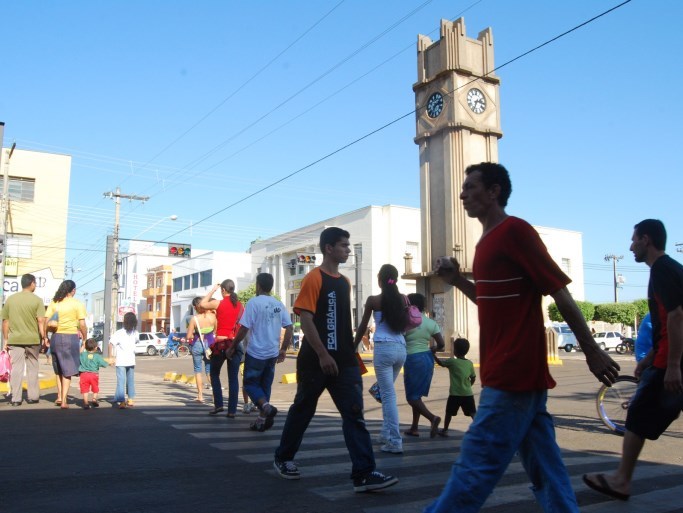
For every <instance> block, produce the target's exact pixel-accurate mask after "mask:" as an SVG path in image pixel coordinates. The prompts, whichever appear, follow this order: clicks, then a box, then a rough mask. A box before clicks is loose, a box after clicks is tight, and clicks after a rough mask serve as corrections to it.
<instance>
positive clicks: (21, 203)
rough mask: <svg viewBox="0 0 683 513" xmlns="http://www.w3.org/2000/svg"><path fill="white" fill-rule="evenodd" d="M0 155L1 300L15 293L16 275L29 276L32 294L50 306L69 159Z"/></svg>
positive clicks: (58, 276) (61, 257) (60, 263)
mask: <svg viewBox="0 0 683 513" xmlns="http://www.w3.org/2000/svg"><path fill="white" fill-rule="evenodd" d="M8 153H9V152H8V150H7V149H6V148H3V150H2V151H1V152H0V171H2V173H0V191H2V190H3V186H4V172H5V171H6V172H7V174H8V188H7V190H8V199H9V201H8V211H7V213H6V215H5V213H4V212H3V213H2V218H3V219H6V220H7V226H6V227H5V230H6V234H7V238H6V240H5V241H4V252H3V258H4V259H5V281H4V284H3V289H4V298H5V299H6V298H7V297H9V296H10V295H12V294H14V293H15V292H18V291H20V290H21V283H20V281H21V275H22V274H26V273H31V274H34V275H35V276H36V278H37V282H38V283H37V287H36V294H38V296H40V297H41V298H42V299H43V302H44V303H45V304H47V303H49V301H51V299H52V297H53V296H54V293H55V291H56V290H57V287H58V286H59V284H60V283H61V282H62V280H63V279H64V272H65V271H64V262H65V259H66V229H67V215H68V205H69V182H70V179H71V157H70V156H69V155H59V154H54V153H44V152H39V151H27V150H18V149H15V150H14V152H13V154H12V157H11V159H8Z"/></svg>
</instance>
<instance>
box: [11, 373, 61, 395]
mask: <svg viewBox="0 0 683 513" xmlns="http://www.w3.org/2000/svg"><path fill="white" fill-rule="evenodd" d="M38 385H39V388H40V390H44V389H46V388H55V387H56V386H57V376H55V375H54V374H48V375H47V376H46V375H45V374H44V373H42V372H39V373H38ZM21 388H23V389H24V390H27V388H28V385H27V384H26V380H23V381H22V383H21ZM0 392H2V393H5V392H9V382H7V383H0Z"/></svg>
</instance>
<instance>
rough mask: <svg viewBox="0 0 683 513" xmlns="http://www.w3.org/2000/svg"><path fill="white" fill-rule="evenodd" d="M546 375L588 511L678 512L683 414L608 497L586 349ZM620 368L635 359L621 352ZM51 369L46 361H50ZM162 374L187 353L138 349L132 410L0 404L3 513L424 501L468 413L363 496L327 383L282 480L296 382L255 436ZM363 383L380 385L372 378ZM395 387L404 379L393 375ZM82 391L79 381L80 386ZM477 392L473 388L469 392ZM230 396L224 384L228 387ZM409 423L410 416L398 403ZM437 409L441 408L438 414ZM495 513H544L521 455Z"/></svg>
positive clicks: (299, 508) (436, 486) (183, 366)
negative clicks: (594, 484) (628, 493)
mask: <svg viewBox="0 0 683 513" xmlns="http://www.w3.org/2000/svg"><path fill="white" fill-rule="evenodd" d="M561 356H562V359H563V363H564V364H563V365H562V366H556V367H553V368H552V369H551V372H552V373H553V375H554V376H555V378H556V380H557V381H558V386H557V388H555V389H554V390H552V391H551V393H550V400H549V408H550V410H551V412H552V413H553V414H554V418H555V423H556V426H557V438H558V442H559V444H560V446H561V448H562V450H563V454H564V458H565V463H566V464H567V467H568V469H569V472H570V475H571V478H572V482H573V484H574V489H575V491H576V494H577V498H578V501H579V504H580V506H581V511H582V512H587V513H597V512H600V513H612V512H617V511H618V512H620V513H623V512H632V511H639V512H641V511H642V512H648V513H650V512H660V513H669V512H674V511H677V512H681V511H683V506H681V499H680V498H681V496H682V494H683V485H682V484H681V483H683V479H682V478H683V466H682V465H683V423H681V421H680V420H679V421H677V422H676V423H675V424H674V426H673V429H672V430H671V431H670V432H669V433H667V434H666V435H665V436H663V437H662V438H661V439H660V440H658V441H657V442H650V443H648V444H646V446H645V449H644V451H643V454H642V457H641V464H640V465H639V466H638V468H637V470H636V480H635V484H634V488H633V496H632V497H631V500H630V501H629V502H628V503H623V502H617V501H613V500H610V499H607V498H605V497H603V496H601V495H599V494H597V493H595V492H593V491H591V490H589V489H587V488H586V487H585V486H584V485H583V483H582V482H581V475H582V474H583V473H585V472H591V471H608V470H610V469H612V468H613V467H614V466H615V465H616V464H617V461H618V456H619V453H620V448H621V438H619V437H617V436H615V435H613V434H611V433H609V432H608V431H607V429H606V428H605V427H604V426H602V424H601V423H600V421H599V420H598V418H597V415H596V412H595V393H596V391H597V389H598V383H597V381H595V379H594V378H593V377H592V376H591V375H590V374H589V373H588V370H587V368H586V365H585V363H584V362H583V355H582V354H581V353H571V354H566V353H562V354H561ZM616 358H617V359H618V360H619V361H620V363H621V364H622V368H623V370H624V372H625V373H628V372H630V371H632V369H633V367H634V365H633V363H632V357H630V356H617V357H616ZM42 367H43V370H45V371H46V372H47V370H48V368H47V366H45V365H44V364H42ZM167 371H173V372H178V373H182V372H184V373H191V372H192V366H191V362H190V359H189V358H180V359H176V358H172V359H162V358H159V357H147V356H144V357H139V358H138V361H137V366H136V384H137V398H136V399H137V400H136V407H135V408H134V409H127V410H118V409H115V408H112V407H111V406H109V405H107V404H103V405H102V407H100V408H99V409H97V410H92V409H91V410H87V411H86V410H82V409H80V408H78V407H77V406H76V405H72V406H71V408H70V409H68V410H59V409H57V408H55V407H54V406H53V405H52V401H53V400H54V398H55V390H54V389H47V390H43V391H42V397H41V399H42V400H41V402H40V403H39V404H37V405H27V404H26V403H24V404H23V405H22V406H20V407H10V406H9V404H8V403H7V402H5V401H4V400H2V402H0V430H1V431H2V433H3V436H2V442H1V445H0V447H1V448H2V451H1V452H0V455H1V457H0V476H1V477H0V513H15V512H16V513H31V512H45V513H48V512H49V513H60V512H64V513H67V512H68V513H74V512H75V513H80V512H151V513H157V512H158V513H162V512H164V513H167V512H186V511H192V512H214V511H215V512H218V511H221V512H278V513H279V512H292V513H294V512H296V513H342V512H343V513H355V512H365V513H402V512H409V511H410V512H419V511H422V509H423V508H424V506H425V505H426V504H428V503H429V502H430V501H431V500H432V499H433V498H434V497H435V496H436V495H438V493H439V491H440V490H441V488H442V486H443V484H444V483H445V481H446V479H447V476H448V473H449V470H450V466H451V464H452V462H453V460H454V459H455V457H456V455H457V451H458V447H459V443H460V439H461V436H462V432H463V430H464V429H466V428H467V425H468V424H469V422H468V421H469V419H467V418H463V417H456V418H455V419H454V420H453V422H452V424H451V429H452V430H454V432H453V435H454V436H452V437H450V438H448V439H444V438H440V437H437V438H436V439H433V440H432V439H429V437H428V429H427V428H428V426H427V424H426V422H423V424H422V425H421V430H422V436H421V437H419V438H408V437H406V440H405V441H404V450H405V452H404V454H403V455H401V456H397V455H390V454H384V453H381V452H380V451H379V450H377V451H376V458H377V462H378V468H379V469H380V470H382V471H384V472H387V473H392V474H395V475H398V476H399V478H400V482H399V484H398V485H396V486H394V487H392V488H389V489H387V490H384V491H382V492H377V493H371V494H355V493H354V492H353V491H352V487H351V481H350V480H349V479H348V476H349V472H350V462H349V459H348V454H347V452H346V449H345V446H344V442H343V437H342V434H341V421H340V419H339V416H338V415H337V414H336V411H335V409H334V406H333V404H332V402H331V400H330V399H329V396H327V394H324V395H323V396H322V398H321V400H320V404H319V408H318V415H317V416H316V417H315V419H314V421H313V423H312V424H311V426H310V427H309V429H308V432H307V434H306V436H305V438H304V442H303V445H302V447H301V450H300V452H299V454H298V455H297V463H298V465H299V467H300V469H301V473H302V479H301V480H300V481H286V480H283V479H281V478H279V477H278V476H276V475H275V473H274V471H273V469H272V458H273V451H274V449H275V447H276V446H277V443H278V441H279V435H280V431H281V429H282V424H283V422H284V417H285V414H286V411H287V407H288V406H289V404H290V402H291V399H292V397H293V395H294V391H295V388H296V385H293V384H289V385H284V384H281V383H276V384H275V386H274V389H273V401H272V402H273V403H274V404H276V405H277V406H278V408H280V410H281V412H282V413H281V415H278V416H277V417H276V423H275V426H274V427H273V429H272V430H270V431H267V432H265V433H255V432H252V431H249V430H248V424H249V422H250V421H251V420H253V418H254V416H255V414H251V415H238V417H237V418H236V419H227V418H226V417H224V416H217V417H214V416H209V415H208V411H209V409H210V405H209V404H208V403H207V404H198V403H196V402H194V401H193V398H194V397H195V391H194V390H193V388H192V387H189V386H187V385H183V384H174V383H167V382H164V381H163V379H162V378H163V375H164V373H165V372H167ZM293 371H294V359H293V357H289V358H288V359H287V361H286V362H285V363H283V364H281V365H279V366H278V369H277V373H276V380H278V379H279V378H280V376H281V375H282V374H283V373H285V372H293ZM101 381H102V390H103V393H102V395H103V396H104V397H106V396H110V397H111V394H112V393H113V388H114V381H115V377H114V372H113V370H111V369H104V370H102V371H101ZM364 381H365V385H366V389H367V388H369V387H370V385H371V384H372V383H373V382H374V379H373V378H372V377H371V376H367V377H365V378H364ZM397 388H398V396H399V398H401V399H402V398H403V383H402V378H401V377H400V378H399V379H398V380H397ZM72 391H73V392H74V397H78V394H75V392H77V389H76V388H75V387H74V388H72ZM478 392H479V389H478V388H476V387H475V393H476V394H478ZM226 393H227V392H226ZM447 395H448V375H447V371H446V370H444V369H440V368H438V369H436V371H435V378H434V381H433V384H432V390H431V393H430V397H429V399H428V401H427V404H428V407H429V408H431V409H432V410H433V411H435V412H436V413H438V414H442V413H443V410H444V407H445V401H446V397H447ZM365 407H366V412H367V414H366V417H367V420H368V426H369V429H370V431H371V433H372V435H373V436H376V435H377V433H378V432H379V426H380V424H381V408H380V405H379V404H378V403H376V402H375V401H374V400H372V399H371V398H370V396H369V395H368V394H366V402H365ZM399 410H400V418H401V421H402V428H403V429H405V427H407V423H409V421H410V418H411V416H410V410H409V408H408V407H407V405H406V404H405V401H404V400H401V401H400V404H399ZM441 416H443V415H441ZM482 511H484V512H487V513H493V512H524V513H535V512H539V511H541V510H540V508H539V507H538V506H537V505H536V503H535V502H534V499H533V496H532V493H531V492H530V490H529V488H528V481H527V479H526V475H525V474H524V472H523V470H522V469H521V465H520V464H519V462H518V461H513V463H512V465H511V466H510V468H509V469H508V471H507V472H506V474H505V476H504V477H503V479H502V480H501V482H500V484H499V486H498V488H497V489H496V491H495V492H494V494H493V495H492V496H491V497H490V498H489V500H488V502H487V503H486V505H485V507H484V509H483V510H482Z"/></svg>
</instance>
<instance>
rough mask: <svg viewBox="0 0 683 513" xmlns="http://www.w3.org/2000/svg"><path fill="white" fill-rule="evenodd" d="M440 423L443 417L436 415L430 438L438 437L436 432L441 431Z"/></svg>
mask: <svg viewBox="0 0 683 513" xmlns="http://www.w3.org/2000/svg"><path fill="white" fill-rule="evenodd" d="M439 424H441V417H434V420H433V421H432V429H431V430H430V431H429V438H436V434H437V433H438V432H439Z"/></svg>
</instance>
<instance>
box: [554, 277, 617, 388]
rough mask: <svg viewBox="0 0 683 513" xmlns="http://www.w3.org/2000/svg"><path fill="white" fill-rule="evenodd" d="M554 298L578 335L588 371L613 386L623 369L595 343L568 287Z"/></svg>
mask: <svg viewBox="0 0 683 513" xmlns="http://www.w3.org/2000/svg"><path fill="white" fill-rule="evenodd" d="M552 297H553V299H554V300H555V304H557V309H558V310H559V311H560V313H561V314H562V318H563V319H564V320H565V321H566V322H567V324H568V325H569V327H570V328H571V330H572V331H573V332H574V335H576V341H577V342H578V343H579V346H580V347H581V350H582V351H583V353H584V354H585V355H586V363H587V364H588V369H589V370H590V371H591V372H592V373H593V375H594V376H595V377H596V378H598V380H599V381H601V382H602V383H604V384H605V385H607V386H610V385H612V383H614V382H615V381H616V379H617V377H618V376H619V370H620V369H621V367H619V364H618V363H616V362H615V361H614V360H612V358H610V356H609V355H608V354H607V353H606V352H605V351H603V350H602V349H600V347H599V346H598V344H596V343H595V340H593V335H591V332H590V330H589V329H588V325H587V324H586V320H585V319H584V318H583V315H582V314H581V310H579V307H578V306H576V303H575V302H574V298H572V295H571V294H570V293H569V290H567V287H563V288H561V289H560V290H558V291H557V292H555V293H554V294H552Z"/></svg>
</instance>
